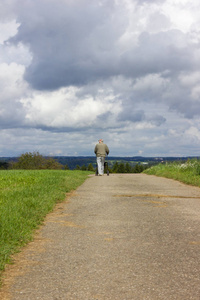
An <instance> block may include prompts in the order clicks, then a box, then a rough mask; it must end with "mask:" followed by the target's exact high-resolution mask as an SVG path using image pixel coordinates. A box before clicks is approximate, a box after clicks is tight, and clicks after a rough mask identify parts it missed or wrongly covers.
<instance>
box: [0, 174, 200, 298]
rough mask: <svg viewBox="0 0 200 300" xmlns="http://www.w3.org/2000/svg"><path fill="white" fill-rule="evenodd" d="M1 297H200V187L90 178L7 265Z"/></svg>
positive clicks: (164, 181) (115, 177) (144, 178)
mask: <svg viewBox="0 0 200 300" xmlns="http://www.w3.org/2000/svg"><path fill="white" fill-rule="evenodd" d="M0 299H6V300H18V299H19V300H36V299H40V300H57V299H62V300H71V299H73V300H93V299H98V300H106V299H113V300H115V299H116V300H128V299H131V300H140V299H141V300H148V299H150V300H157V299H160V300H165V299H166V300H170V299H176V300H179V299H180V300H189V299H193V300H199V299H200V189H199V188H195V187H189V186H186V185H184V184H181V183H179V182H176V181H173V180H169V179H164V178H157V177H154V176H148V175H143V174H138V175H137V174H131V175H120V174H115V175H112V174H111V175H110V176H109V177H108V176H103V177H95V176H93V177H90V178H89V179H88V180H86V182H85V183H84V184H83V185H82V186H81V187H79V188H78V189H77V190H76V192H74V193H73V194H72V195H71V196H70V197H69V198H68V200H67V201H66V203H63V204H60V205H58V207H57V208H56V210H55V211H54V212H53V213H51V214H50V215H48V217H47V219H46V221H45V224H44V226H43V227H42V228H41V229H40V230H39V233H38V235H37V236H36V239H35V240H34V241H33V242H32V243H30V244H29V245H28V246H27V247H26V248H25V249H24V251H23V252H22V253H20V254H19V255H18V256H17V258H16V263H15V264H14V265H12V266H9V267H8V270H7V272H6V278H5V286H4V288H3V292H2V293H1V294H0Z"/></svg>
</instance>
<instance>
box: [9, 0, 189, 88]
mask: <svg viewBox="0 0 200 300" xmlns="http://www.w3.org/2000/svg"><path fill="white" fill-rule="evenodd" d="M18 22H20V24H21V25H20V27H19V31H18V34H17V35H16V37H15V38H14V39H12V42H13V43H18V42H22V43H24V44H26V45H28V46H29V49H30V51H31V53H32V56H33V59H32V62H31V64H30V66H29V67H28V68H27V69H26V72H25V79H26V80H27V81H28V82H29V83H30V84H31V86H33V87H34V88H35V89H38V90H54V89H57V88H60V87H62V86H70V85H75V86H80V85H85V84H87V83H89V82H93V81H96V80H99V79H106V78H109V77H112V76H119V75H122V76H126V77H131V78H134V77H137V76H143V75H145V74H148V73H157V72H162V71H164V70H169V69H170V70H171V71H174V72H176V71H178V70H182V69H185V68H186V69H187V68H189V67H190V66H191V62H192V57H193V56H192V50H191V48H190V45H187V44H183V42H182V41H184V34H183V33H181V32H180V31H178V30H171V31H167V32H160V33H157V34H150V33H147V32H144V33H141V34H140V37H139V40H138V45H137V46H133V42H132V41H131V40H130V41H129V44H128V45H127V46H126V47H125V49H124V48H123V47H122V46H121V45H120V43H119V40H120V38H121V37H122V35H123V34H124V33H125V31H126V29H127V26H128V22H127V20H126V18H125V17H124V10H123V8H122V7H121V6H117V5H115V3H114V1H113V2H112V1H104V2H103V5H99V2H97V1H89V0H88V1H75V2H72V1H68V2H65V1H60V2H55V1H42V2H40V3H39V2H38V1H34V2H33V1H32V2H27V1H24V6H23V10H22V9H21V10H20V11H19V17H18ZM124 50H125V51H124Z"/></svg>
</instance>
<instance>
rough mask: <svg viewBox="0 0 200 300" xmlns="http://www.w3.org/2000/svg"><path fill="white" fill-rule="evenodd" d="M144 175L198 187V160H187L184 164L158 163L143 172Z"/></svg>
mask: <svg viewBox="0 0 200 300" xmlns="http://www.w3.org/2000/svg"><path fill="white" fill-rule="evenodd" d="M144 173H146V174H149V175H156V176H162V177H166V178H172V179H175V180H179V181H181V182H183V183H186V184H190V185H194V186H200V160H198V159H188V160H187V161H185V162H171V163H164V164H162V163H160V164H158V165H155V166H153V167H151V168H149V169H147V170H145V171H144Z"/></svg>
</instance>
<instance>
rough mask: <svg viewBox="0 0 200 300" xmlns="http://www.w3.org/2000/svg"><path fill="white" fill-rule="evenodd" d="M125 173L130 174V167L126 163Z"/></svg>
mask: <svg viewBox="0 0 200 300" xmlns="http://www.w3.org/2000/svg"><path fill="white" fill-rule="evenodd" d="M125 173H131V166H130V164H129V163H128V162H127V163H126V165H125Z"/></svg>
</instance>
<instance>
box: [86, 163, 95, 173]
mask: <svg viewBox="0 0 200 300" xmlns="http://www.w3.org/2000/svg"><path fill="white" fill-rule="evenodd" d="M87 169H88V171H91V172H94V167H93V165H92V163H90V164H89V165H88V168H87Z"/></svg>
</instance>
